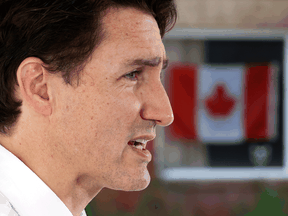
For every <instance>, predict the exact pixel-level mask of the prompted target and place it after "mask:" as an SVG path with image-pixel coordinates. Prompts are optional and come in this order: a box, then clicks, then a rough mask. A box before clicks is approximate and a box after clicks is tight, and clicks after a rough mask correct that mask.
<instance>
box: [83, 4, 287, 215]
mask: <svg viewBox="0 0 288 216" xmlns="http://www.w3.org/2000/svg"><path fill="white" fill-rule="evenodd" d="M176 3H177V8H178V16H179V17H178V21H177V24H176V26H175V28H174V29H173V30H172V31H171V32H170V33H169V34H168V35H166V37H165V38H164V40H163V42H164V45H165V47H166V52H167V56H168V58H169V60H170V65H169V67H168V68H167V69H166V70H165V72H164V74H165V75H164V77H163V84H164V86H165V88H166V90H167V93H168V95H169V97H170V100H171V104H172V107H173V110H174V115H175V121H174V123H173V124H172V125H171V126H170V127H168V128H165V129H163V128H158V129H157V139H156V140H155V141H153V143H150V144H149V145H148V146H149V149H150V151H151V152H152V154H153V161H152V162H151V163H150V164H149V170H150V173H151V177H152V181H151V184H150V185H149V186H148V188H147V189H145V190H143V191H141V192H121V191H112V190H108V189H103V190H102V191H101V192H100V193H99V194H98V195H97V196H96V197H95V198H94V199H93V201H92V202H91V203H90V205H89V206H88V207H87V209H86V211H87V213H88V216H92V215H98V216H102V215H103V216H104V215H105V216H107V215H117V216H122V215H123V216H132V215H137V216H142V215H143V216H144V215H149V216H150V215H151V216H153V215H157V216H162V215H163V216H172V215H173V216H174V215H175V216H176V215H177V216H178V215H183V216H202V215H203V216H205V215H219V216H226V215H227V216H228V215H232V216H233V215H237V216H238V215H240V216H241V215H248V216H249V215H287V214H288V202H287V201H288V172H287V171H286V170H287V164H288V163H287V147H286V146H287V141H286V140H287V139H286V136H285V124H284V123H285V118H286V114H285V112H284V111H285V109H284V107H285V106H286V105H285V103H287V102H286V101H287V99H285V100H284V97H285V83H286V81H285V78H286V76H285V74H287V72H286V73H285V71H287V67H286V64H287V58H286V55H287V52H286V49H287V42H286V41H288V36H286V35H288V1H287V0H176ZM286 179H287V180H286Z"/></svg>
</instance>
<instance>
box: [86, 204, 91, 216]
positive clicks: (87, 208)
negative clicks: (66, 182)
mask: <svg viewBox="0 0 288 216" xmlns="http://www.w3.org/2000/svg"><path fill="white" fill-rule="evenodd" d="M85 211H86V214H87V216H93V215H92V209H91V206H90V204H88V205H87V206H86V208H85Z"/></svg>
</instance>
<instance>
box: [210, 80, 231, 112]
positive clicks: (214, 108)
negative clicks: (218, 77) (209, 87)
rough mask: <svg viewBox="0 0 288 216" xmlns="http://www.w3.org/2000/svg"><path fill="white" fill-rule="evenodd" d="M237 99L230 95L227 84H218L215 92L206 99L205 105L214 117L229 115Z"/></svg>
mask: <svg viewBox="0 0 288 216" xmlns="http://www.w3.org/2000/svg"><path fill="white" fill-rule="evenodd" d="M235 104H236V100H235V99H234V98H233V97H231V96H229V94H228V92H227V90H226V88H225V86H223V85H217V86H216V88H215V90H214V92H213V93H212V94H211V95H210V96H209V97H208V98H207V99H206V100H205V106H206V108H207V110H208V112H209V114H210V115H211V116H213V117H225V116H229V115H230V113H231V112H232V111H233V109H234V107H235Z"/></svg>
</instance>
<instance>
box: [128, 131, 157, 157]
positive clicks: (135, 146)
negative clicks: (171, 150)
mask: <svg viewBox="0 0 288 216" xmlns="http://www.w3.org/2000/svg"><path fill="white" fill-rule="evenodd" d="M154 138H155V136H146V137H144V138H143V137H141V138H135V139H133V140H130V141H129V142H128V145H129V146H130V147H131V149H132V150H133V151H134V152H135V153H137V155H138V156H140V157H142V158H144V159H145V161H147V162H150V161H151V159H152V155H151V153H150V152H149V151H148V150H147V149H146V146H147V142H148V141H150V140H153V139H154Z"/></svg>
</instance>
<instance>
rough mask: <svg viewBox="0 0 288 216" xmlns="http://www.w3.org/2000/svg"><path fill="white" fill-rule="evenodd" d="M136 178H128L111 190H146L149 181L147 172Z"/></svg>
mask: <svg viewBox="0 0 288 216" xmlns="http://www.w3.org/2000/svg"><path fill="white" fill-rule="evenodd" d="M137 177H138V178H133V179H132V178H129V180H127V181H123V182H121V183H120V185H119V186H118V187H114V188H111V189H114V190H121V191H141V190H144V189H145V188H147V187H148V185H149V184H150V181H151V177H150V174H149V172H148V171H147V172H145V173H144V174H142V176H141V177H140V176H139V175H138V176H137ZM139 177H140V178H139ZM118 183H119V182H118Z"/></svg>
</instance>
